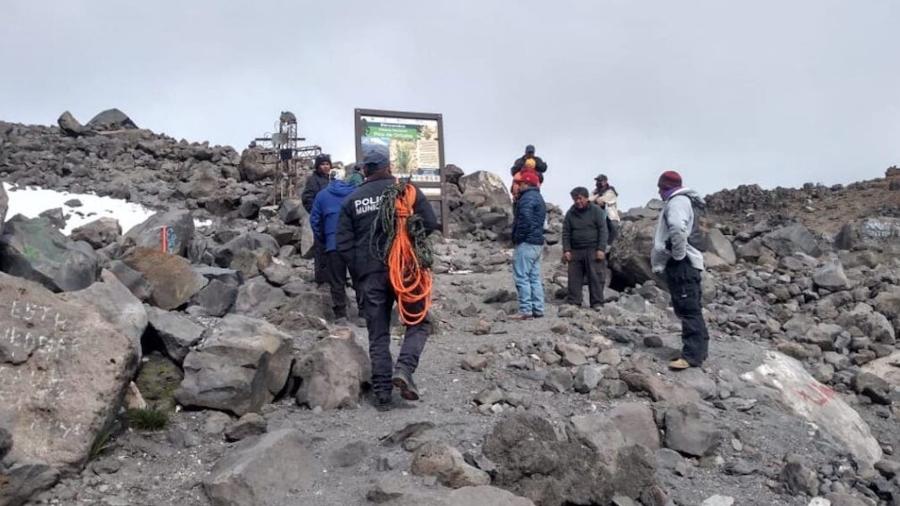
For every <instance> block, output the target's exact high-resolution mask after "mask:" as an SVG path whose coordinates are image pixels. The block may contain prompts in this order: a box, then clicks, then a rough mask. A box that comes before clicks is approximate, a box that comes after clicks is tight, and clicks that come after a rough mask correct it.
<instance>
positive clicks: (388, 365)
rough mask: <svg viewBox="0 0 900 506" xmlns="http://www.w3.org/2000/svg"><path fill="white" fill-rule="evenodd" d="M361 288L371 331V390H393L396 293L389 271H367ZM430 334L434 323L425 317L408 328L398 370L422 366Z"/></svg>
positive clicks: (359, 286)
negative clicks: (392, 342) (392, 319)
mask: <svg viewBox="0 0 900 506" xmlns="http://www.w3.org/2000/svg"><path fill="white" fill-rule="evenodd" d="M358 290H360V291H361V292H362V296H361V297H360V298H361V304H362V307H361V308H360V309H361V311H362V313H363V315H364V317H365V319H366V327H367V328H368V331H369V359H370V360H371V361H372V390H373V391H375V392H376V393H377V392H390V391H391V389H392V388H393V385H392V384H391V377H392V376H393V372H394V363H393V357H392V356H391V309H392V308H393V307H394V301H395V300H396V296H395V295H394V291H393V289H392V288H391V282H390V280H389V279H388V274H387V273H386V272H375V273H372V274H368V275H366V276H365V277H363V278H362V279H360V280H359V283H358ZM430 333H431V324H430V323H429V322H428V318H427V317H426V319H425V321H423V322H422V323H419V324H418V325H411V326H407V327H406V333H405V335H404V336H403V344H402V345H401V346H400V356H398V357H397V369H403V370H404V371H406V372H408V373H410V374H412V373H413V372H415V370H416V368H417V367H418V366H419V357H420V356H421V355H422V350H423V349H425V341H427V340H428V334H430Z"/></svg>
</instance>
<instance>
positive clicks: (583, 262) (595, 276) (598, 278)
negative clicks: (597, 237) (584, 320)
mask: <svg viewBox="0 0 900 506" xmlns="http://www.w3.org/2000/svg"><path fill="white" fill-rule="evenodd" d="M596 254H597V250H596V249H594V248H585V249H573V250H572V261H571V262H569V296H568V302H569V303H570V304H575V305H576V306H580V305H581V299H582V293H581V292H582V287H583V286H584V285H585V281H586V282H587V283H586V284H587V285H588V294H589V299H590V303H591V304H590V305H591V306H595V305H597V304H603V281H604V279H603V278H604V262H603V261H602V260H601V261H597V259H596Z"/></svg>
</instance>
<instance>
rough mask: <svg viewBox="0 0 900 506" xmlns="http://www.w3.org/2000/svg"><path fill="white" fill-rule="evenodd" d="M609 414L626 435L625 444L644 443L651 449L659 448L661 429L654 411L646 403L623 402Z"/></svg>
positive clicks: (643, 444)
mask: <svg viewBox="0 0 900 506" xmlns="http://www.w3.org/2000/svg"><path fill="white" fill-rule="evenodd" d="M607 416H608V417H609V418H610V420H612V421H613V423H614V424H615V425H616V427H618V428H619V432H621V433H622V436H624V437H625V444H628V445H634V444H637V445H642V446H644V447H646V448H648V449H650V450H656V449H658V448H659V444H660V442H659V429H658V428H657V427H656V421H655V418H654V417H653V411H652V410H651V409H650V407H649V406H647V405H646V404H640V403H636V402H626V403H622V404H619V405H618V406H616V407H615V408H613V409H612V410H610V411H609V412H608V413H607Z"/></svg>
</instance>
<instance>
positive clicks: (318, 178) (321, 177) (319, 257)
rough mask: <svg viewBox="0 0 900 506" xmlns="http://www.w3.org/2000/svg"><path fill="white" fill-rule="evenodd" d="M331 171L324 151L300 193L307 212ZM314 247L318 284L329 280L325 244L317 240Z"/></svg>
mask: <svg viewBox="0 0 900 506" xmlns="http://www.w3.org/2000/svg"><path fill="white" fill-rule="evenodd" d="M330 172H331V156H329V155H326V154H324V153H323V154H321V155H319V156H317V157H316V161H315V163H314V164H313V173H312V174H310V175H309V177H308V178H306V184H305V185H304V186H303V193H302V194H301V195H300V201H301V202H302V203H303V208H304V209H306V212H307V213H312V207H313V202H315V200H316V195H318V194H319V192H320V191H322V190H323V189H325V187H326V186H328V182H329V173H330ZM313 248H314V254H315V259H314V266H315V267H314V272H315V281H316V284H317V285H321V284H322V283H326V282H327V281H328V272H327V268H326V265H325V262H326V258H325V257H326V254H325V246H324V245H323V244H322V243H320V242H319V241H316V242H315V244H314V245H313Z"/></svg>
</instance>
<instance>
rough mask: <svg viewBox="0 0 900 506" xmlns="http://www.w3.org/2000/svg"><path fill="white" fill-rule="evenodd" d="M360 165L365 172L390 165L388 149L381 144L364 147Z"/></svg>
mask: <svg viewBox="0 0 900 506" xmlns="http://www.w3.org/2000/svg"><path fill="white" fill-rule="evenodd" d="M362 163H363V167H364V168H365V170H366V171H367V172H368V171H372V170H377V169H381V168H384V167H387V166H388V165H389V164H390V163H391V159H390V152H389V151H388V147H387V146H384V145H381V144H369V145H367V146H364V147H363V162H362Z"/></svg>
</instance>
